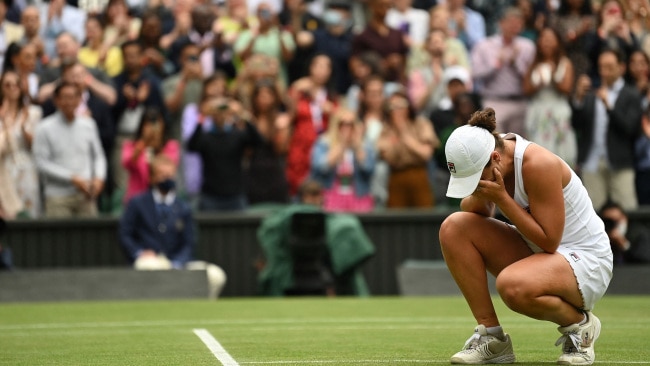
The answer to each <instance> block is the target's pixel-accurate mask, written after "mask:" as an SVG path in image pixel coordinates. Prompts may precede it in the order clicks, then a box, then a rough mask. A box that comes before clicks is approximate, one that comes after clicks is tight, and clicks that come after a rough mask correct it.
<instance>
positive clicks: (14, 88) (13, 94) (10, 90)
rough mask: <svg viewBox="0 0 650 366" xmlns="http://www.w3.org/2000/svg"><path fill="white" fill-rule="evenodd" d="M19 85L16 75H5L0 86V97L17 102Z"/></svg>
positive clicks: (9, 73)
mask: <svg viewBox="0 0 650 366" xmlns="http://www.w3.org/2000/svg"><path fill="white" fill-rule="evenodd" d="M19 83H20V79H19V78H18V74H16V73H14V72H8V73H6V74H5V76H4V78H3V79H2V84H0V88H2V96H3V97H4V98H6V99H8V100H12V101H15V100H18V99H19V98H20V84H19Z"/></svg>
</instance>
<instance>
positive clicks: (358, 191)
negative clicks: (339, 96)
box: [311, 109, 376, 212]
mask: <svg viewBox="0 0 650 366" xmlns="http://www.w3.org/2000/svg"><path fill="white" fill-rule="evenodd" d="M363 136H364V128H363V123H362V122H361V121H360V120H359V119H358V118H357V117H356V115H355V113H354V112H352V111H350V110H346V109H339V110H338V111H337V112H336V113H335V114H334V116H333V117H332V119H331V122H330V124H329V127H328V130H327V132H326V133H325V134H324V135H322V136H321V137H320V138H319V139H318V140H317V142H316V145H315V146H314V149H313V150H312V155H311V161H312V162H311V176H312V177H313V178H314V179H315V180H316V181H318V182H320V183H321V184H322V185H323V187H324V202H323V208H324V209H325V211H339V212H368V211H372V209H373V198H372V195H371V194H370V179H371V178H372V173H373V169H374V166H375V156H376V152H375V149H374V146H373V145H372V144H371V143H370V142H369V141H368V140H366V139H364V138H363Z"/></svg>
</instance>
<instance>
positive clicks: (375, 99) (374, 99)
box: [363, 80, 384, 109]
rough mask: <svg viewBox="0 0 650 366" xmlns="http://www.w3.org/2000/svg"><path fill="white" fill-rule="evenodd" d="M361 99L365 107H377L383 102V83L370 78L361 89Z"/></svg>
mask: <svg viewBox="0 0 650 366" xmlns="http://www.w3.org/2000/svg"><path fill="white" fill-rule="evenodd" d="M363 101H364V103H365V104H366V106H367V107H370V108H374V109H379V108H381V106H382V104H383V103H384V83H382V82H381V81H380V80H371V81H369V82H368V84H367V85H366V88H365V89H364V91H363Z"/></svg>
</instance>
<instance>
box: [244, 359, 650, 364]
mask: <svg viewBox="0 0 650 366" xmlns="http://www.w3.org/2000/svg"><path fill="white" fill-rule="evenodd" d="M341 363H344V364H346V365H349V364H357V363H361V364H386V363H387V364H391V365H392V364H397V363H428V364H432V363H433V364H438V363H444V364H448V363H449V360H407V359H398V360H284V361H280V360H278V361H241V362H240V365H306V364H310V365H327V364H341ZM521 363H522V364H524V365H525V364H529V363H531V362H521ZM540 363H541V364H555V362H554V361H547V362H535V364H536V365H537V364H540ZM595 363H597V364H606V365H650V362H644V361H596V362H595ZM531 364H532V363H531Z"/></svg>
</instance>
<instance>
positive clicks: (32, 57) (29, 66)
mask: <svg viewBox="0 0 650 366" xmlns="http://www.w3.org/2000/svg"><path fill="white" fill-rule="evenodd" d="M37 52H38V51H37V50H36V47H35V46H34V45H33V44H31V43H30V44H27V45H25V46H23V48H22V50H20V53H19V54H18V61H19V63H20V69H21V70H23V71H25V72H34V71H35V70H36V60H37V57H38V56H37Z"/></svg>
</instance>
